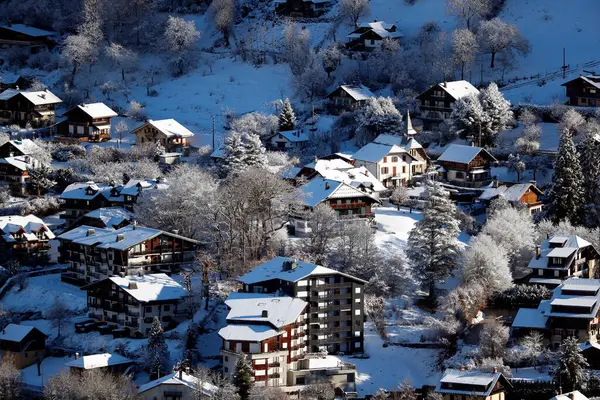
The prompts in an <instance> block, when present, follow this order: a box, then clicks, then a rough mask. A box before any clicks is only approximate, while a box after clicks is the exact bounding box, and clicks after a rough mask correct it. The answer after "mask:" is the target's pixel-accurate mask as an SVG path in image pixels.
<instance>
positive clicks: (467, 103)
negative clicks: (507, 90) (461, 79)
mask: <svg viewBox="0 0 600 400" xmlns="http://www.w3.org/2000/svg"><path fill="white" fill-rule="evenodd" d="M450 120H451V121H452V128H453V129H454V131H456V132H458V134H459V135H460V136H461V137H463V138H468V137H472V138H473V139H474V140H475V143H477V144H478V145H479V144H481V145H483V143H484V142H485V141H486V140H485V138H484V134H485V131H484V129H483V128H484V125H485V124H486V123H487V116H486V114H485V112H484V111H483V107H482V106H481V102H480V101H479V97H477V95H475V94H469V95H467V96H463V97H461V98H460V99H458V100H457V101H456V102H454V105H453V106H452V113H451V114H450ZM480 142H481V143H480Z"/></svg>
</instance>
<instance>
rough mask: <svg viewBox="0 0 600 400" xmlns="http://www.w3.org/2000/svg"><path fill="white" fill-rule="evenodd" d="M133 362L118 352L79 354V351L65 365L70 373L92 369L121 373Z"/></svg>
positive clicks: (79, 372)
mask: <svg viewBox="0 0 600 400" xmlns="http://www.w3.org/2000/svg"><path fill="white" fill-rule="evenodd" d="M134 364H135V361H133V360H130V359H129V358H126V357H123V356H120V355H118V354H111V353H100V354H91V355H88V356H80V355H79V353H75V359H74V360H72V361H69V362H67V363H66V364H65V365H66V366H67V367H69V371H70V372H71V374H73V373H76V374H82V373H84V372H85V371H92V370H94V371H102V372H110V373H113V374H117V375H123V374H124V373H125V372H126V371H127V369H128V368H130V367H131V366H133V365H134Z"/></svg>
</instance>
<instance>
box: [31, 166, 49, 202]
mask: <svg viewBox="0 0 600 400" xmlns="http://www.w3.org/2000/svg"><path fill="white" fill-rule="evenodd" d="M27 173H28V174H29V186H30V188H31V191H32V193H37V196H38V197H40V195H41V193H42V192H45V191H47V190H48V189H50V188H51V187H52V186H54V185H56V182H54V181H53V180H52V179H50V176H51V174H52V171H50V168H48V167H47V166H46V165H43V164H42V165H40V166H38V167H35V168H28V169H27Z"/></svg>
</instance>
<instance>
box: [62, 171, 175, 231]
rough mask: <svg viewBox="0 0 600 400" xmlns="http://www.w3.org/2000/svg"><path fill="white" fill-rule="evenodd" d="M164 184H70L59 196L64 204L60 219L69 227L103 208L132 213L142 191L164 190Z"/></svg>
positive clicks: (133, 182)
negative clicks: (121, 209)
mask: <svg viewBox="0 0 600 400" xmlns="http://www.w3.org/2000/svg"><path fill="white" fill-rule="evenodd" d="M165 187H166V184H164V183H162V181H160V180H158V179H156V180H154V179H148V180H138V179H130V180H129V181H128V182H127V183H126V184H124V185H116V184H114V183H111V184H108V185H107V184H104V183H95V182H93V181H89V182H76V183H72V184H70V185H69V186H67V187H66V188H65V190H64V191H63V192H62V194H61V195H60V198H61V200H63V201H64V203H63V204H62V206H61V209H62V210H63V211H64V212H63V214H62V218H63V219H64V220H65V221H66V224H67V226H70V225H71V224H72V223H73V222H74V221H75V220H77V219H78V218H80V217H81V216H83V215H84V214H87V213H88V212H90V211H93V210H97V209H99V208H105V207H122V208H125V209H126V210H128V211H133V205H134V204H135V202H136V201H137V199H138V197H139V196H140V194H141V193H142V191H144V190H153V189H164V188H165Z"/></svg>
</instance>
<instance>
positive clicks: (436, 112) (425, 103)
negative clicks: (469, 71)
mask: <svg viewBox="0 0 600 400" xmlns="http://www.w3.org/2000/svg"><path fill="white" fill-rule="evenodd" d="M471 94H474V95H478V94H479V90H477V88H476V87H475V86H473V85H471V84H470V83H469V82H467V81H454V82H442V83H438V84H437V85H435V86H432V87H430V88H429V89H427V90H426V91H424V92H423V93H421V94H420V95H418V96H417V100H419V103H420V110H421V115H420V117H421V119H422V120H423V127H424V128H426V129H434V128H435V127H437V125H439V124H440V123H441V122H442V121H445V120H448V119H449V118H450V114H451V113H452V106H453V105H454V103H455V102H456V101H457V100H458V99H460V98H462V97H465V96H468V95H471Z"/></svg>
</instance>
